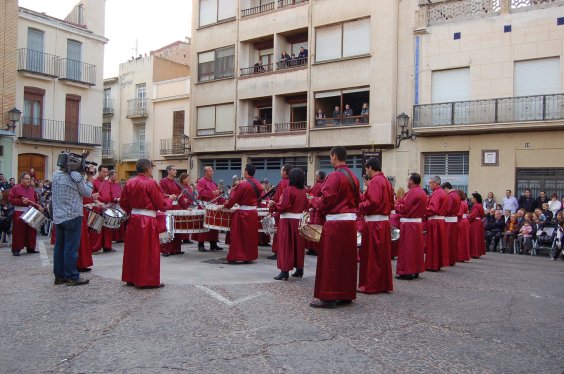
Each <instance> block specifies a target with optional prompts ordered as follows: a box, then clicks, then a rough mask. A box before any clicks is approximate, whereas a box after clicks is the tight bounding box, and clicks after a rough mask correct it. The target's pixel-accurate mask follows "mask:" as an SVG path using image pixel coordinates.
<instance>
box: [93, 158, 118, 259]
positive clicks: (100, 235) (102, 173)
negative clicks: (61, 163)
mask: <svg viewBox="0 0 564 374" xmlns="http://www.w3.org/2000/svg"><path fill="white" fill-rule="evenodd" d="M107 176H108V168H107V167H106V166H104V165H100V166H98V176H97V177H96V178H94V180H93V181H92V185H93V186H94V190H93V191H92V193H93V194H99V193H100V188H101V187H102V183H104V181H105V180H106V177H107ZM92 210H93V211H94V212H96V213H98V214H99V215H103V214H104V209H103V208H102V207H99V206H97V204H94V205H93V207H92ZM88 236H89V237H90V245H91V247H92V253H94V254H99V253H102V252H100V250H103V252H112V251H113V249H112V248H111V247H112V241H111V239H112V237H111V230H110V229H108V228H107V227H102V230H100V232H96V231H95V230H89V232H88ZM104 239H105V240H104ZM106 245H108V246H109V247H108V248H106V247H104V246H106Z"/></svg>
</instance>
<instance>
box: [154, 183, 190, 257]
mask: <svg viewBox="0 0 564 374" xmlns="http://www.w3.org/2000/svg"><path fill="white" fill-rule="evenodd" d="M159 187H160V188H161V191H162V192H163V193H164V194H165V195H176V196H180V193H181V192H182V190H181V189H180V187H178V185H177V184H176V182H175V181H174V180H172V179H170V178H168V177H167V178H163V179H161V181H160V182H159ZM167 209H168V210H178V209H182V206H181V205H180V203H178V204H176V205H170V206H168V205H167ZM183 239H189V235H187V234H185V236H183V237H181V236H180V235H179V234H175V235H174V238H173V239H172V240H171V241H170V242H168V243H163V244H161V253H167V254H174V253H180V252H181V247H182V240H183Z"/></svg>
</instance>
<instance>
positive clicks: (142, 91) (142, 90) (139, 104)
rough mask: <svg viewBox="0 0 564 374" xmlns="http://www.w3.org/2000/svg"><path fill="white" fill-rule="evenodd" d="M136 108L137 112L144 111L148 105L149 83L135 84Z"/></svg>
mask: <svg viewBox="0 0 564 374" xmlns="http://www.w3.org/2000/svg"><path fill="white" fill-rule="evenodd" d="M135 97H136V99H137V100H136V108H135V110H136V111H137V113H144V111H145V109H146V107H147V101H146V100H145V99H146V97H147V85H146V84H145V83H142V84H138V85H136V86H135Z"/></svg>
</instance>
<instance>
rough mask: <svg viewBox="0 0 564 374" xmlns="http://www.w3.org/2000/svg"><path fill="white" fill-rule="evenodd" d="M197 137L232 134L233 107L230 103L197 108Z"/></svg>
mask: <svg viewBox="0 0 564 374" xmlns="http://www.w3.org/2000/svg"><path fill="white" fill-rule="evenodd" d="M197 114H198V117H197V121H198V122H197V129H198V135H199V136H206V135H214V134H217V133H222V134H226V133H233V128H234V124H235V122H234V118H235V106H234V105H233V104H232V103H229V104H221V105H211V106H205V107H199V108H197Z"/></svg>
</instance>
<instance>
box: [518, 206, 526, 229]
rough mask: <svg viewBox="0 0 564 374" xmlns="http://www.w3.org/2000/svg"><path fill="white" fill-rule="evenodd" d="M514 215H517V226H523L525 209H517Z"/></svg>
mask: <svg viewBox="0 0 564 374" xmlns="http://www.w3.org/2000/svg"><path fill="white" fill-rule="evenodd" d="M516 215H517V224H518V225H519V228H521V226H523V222H525V211H524V210H523V209H519V210H518V211H517V213H516Z"/></svg>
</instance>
